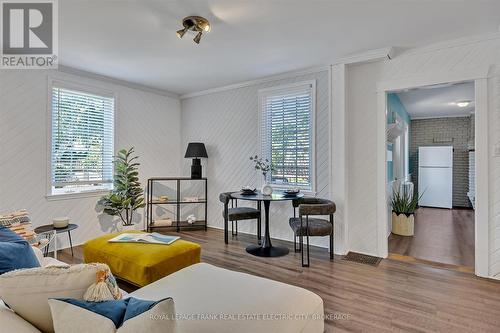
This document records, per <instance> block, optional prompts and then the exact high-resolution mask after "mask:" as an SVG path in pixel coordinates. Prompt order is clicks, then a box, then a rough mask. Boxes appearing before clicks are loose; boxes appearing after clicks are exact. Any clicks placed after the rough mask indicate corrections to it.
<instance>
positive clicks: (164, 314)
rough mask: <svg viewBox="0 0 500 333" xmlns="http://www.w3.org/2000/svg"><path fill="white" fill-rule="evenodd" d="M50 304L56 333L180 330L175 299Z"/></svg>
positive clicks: (66, 300) (54, 300) (133, 299)
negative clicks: (176, 318) (177, 327)
mask: <svg viewBox="0 0 500 333" xmlns="http://www.w3.org/2000/svg"><path fill="white" fill-rule="evenodd" d="M49 304H50V310H51V312H52V319H53V322H54V328H55V330H56V332H64V333H95V332H99V333H114V332H117V333H136V332H148V333H157V332H158V333H169V332H175V329H176V321H175V307H174V301H173V299H172V298H165V299H162V300H160V301H157V302H153V301H145V300H139V299H137V298H132V297H131V298H126V299H123V300H118V301H105V302H97V303H96V302H85V301H80V300H74V299H50V300H49Z"/></svg>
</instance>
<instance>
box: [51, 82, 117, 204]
mask: <svg viewBox="0 0 500 333" xmlns="http://www.w3.org/2000/svg"><path fill="white" fill-rule="evenodd" d="M114 104H115V101H114V98H113V97H109V96H98V95H94V94H89V93H86V92H82V91H76V90H70V89H66V88H61V87H57V86H53V87H52V103H51V105H52V131H51V134H52V135H51V141H52V142H51V145H52V149H51V184H52V187H51V188H52V193H51V194H64V193H75V192H77V193H78V192H84V191H93V190H106V189H110V188H112V183H113V151H114Z"/></svg>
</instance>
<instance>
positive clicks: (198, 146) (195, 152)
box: [184, 142, 208, 179]
mask: <svg viewBox="0 0 500 333" xmlns="http://www.w3.org/2000/svg"><path fill="white" fill-rule="evenodd" d="M184 158H192V159H193V164H192V165H191V178H192V179H201V178H202V166H201V160H200V158H208V154H207V149H206V148H205V144H204V143H202V142H190V143H189V144H188V146H187V149H186V154H185V155H184Z"/></svg>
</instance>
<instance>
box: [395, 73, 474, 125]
mask: <svg viewBox="0 0 500 333" xmlns="http://www.w3.org/2000/svg"><path fill="white" fill-rule="evenodd" d="M398 97H399V99H400V100H401V102H402V103H403V105H404V106H405V108H406V111H407V112H408V114H409V115H410V118H412V119H418V118H438V117H462V116H468V115H470V114H471V113H473V112H474V83H473V82H466V83H460V84H454V85H449V86H444V87H443V86H436V87H433V86H427V87H423V88H419V89H412V90H409V91H405V92H400V93H398ZM459 101H471V103H470V104H469V106H467V107H463V108H461V107H458V106H457V104H456V103H457V102H459Z"/></svg>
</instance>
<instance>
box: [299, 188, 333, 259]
mask: <svg viewBox="0 0 500 333" xmlns="http://www.w3.org/2000/svg"><path fill="white" fill-rule="evenodd" d="M292 205H293V217H291V218H290V221H289V224H290V227H291V228H292V230H293V234H294V235H293V249H294V250H295V252H301V254H302V267H309V236H330V260H333V214H334V213H335V210H336V206H335V203H334V202H332V201H330V200H326V199H319V198H300V199H296V200H293V201H292ZM297 208H299V217H297V213H296V210H297ZM311 215H312V216H314V215H329V216H330V218H329V220H325V219H321V218H311V217H309V216H311ZM304 236H305V237H306V239H307V264H306V263H305V262H304V246H303V238H304ZM297 237H298V238H299V241H300V242H299V248H297Z"/></svg>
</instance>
